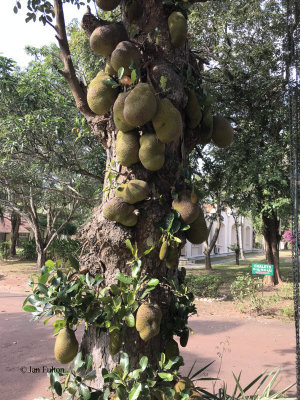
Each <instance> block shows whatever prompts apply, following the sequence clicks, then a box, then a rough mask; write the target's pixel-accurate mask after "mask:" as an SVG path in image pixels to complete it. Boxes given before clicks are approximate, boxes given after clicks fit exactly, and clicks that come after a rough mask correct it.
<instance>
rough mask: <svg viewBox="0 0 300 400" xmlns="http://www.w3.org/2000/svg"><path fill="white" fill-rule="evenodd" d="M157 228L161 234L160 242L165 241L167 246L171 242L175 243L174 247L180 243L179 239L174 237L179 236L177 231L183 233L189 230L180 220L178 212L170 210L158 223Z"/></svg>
mask: <svg viewBox="0 0 300 400" xmlns="http://www.w3.org/2000/svg"><path fill="white" fill-rule="evenodd" d="M158 226H159V228H160V230H161V232H162V236H161V238H160V240H161V241H166V242H167V243H168V244H169V245H170V244H171V242H175V243H176V246H178V244H180V243H181V239H180V238H179V237H177V236H175V234H176V233H177V234H179V231H182V232H183V231H186V230H188V229H189V228H190V226H189V225H187V224H185V223H184V222H182V221H181V220H180V212H179V211H177V210H172V211H170V212H169V213H168V214H166V215H165V216H164V217H163V218H162V219H161V220H160V221H159V222H158Z"/></svg>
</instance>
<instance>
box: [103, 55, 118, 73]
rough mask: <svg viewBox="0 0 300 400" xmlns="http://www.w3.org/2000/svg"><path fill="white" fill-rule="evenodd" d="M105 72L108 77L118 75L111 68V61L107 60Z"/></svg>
mask: <svg viewBox="0 0 300 400" xmlns="http://www.w3.org/2000/svg"><path fill="white" fill-rule="evenodd" d="M104 72H106V73H107V74H108V75H116V71H115V70H114V69H113V67H112V66H111V63H110V59H107V60H106V64H105V69H104Z"/></svg>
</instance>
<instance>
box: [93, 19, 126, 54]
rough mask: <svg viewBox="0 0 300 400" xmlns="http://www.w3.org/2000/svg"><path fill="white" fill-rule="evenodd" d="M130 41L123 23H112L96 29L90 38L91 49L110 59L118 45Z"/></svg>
mask: <svg viewBox="0 0 300 400" xmlns="http://www.w3.org/2000/svg"><path fill="white" fill-rule="evenodd" d="M123 40H128V36H127V32H126V29H125V28H124V26H123V24H122V23H119V22H117V23H110V24H107V25H102V26H99V27H98V28H96V29H95V30H94V31H93V33H92V34H91V37H90V46H91V49H92V50H93V51H94V52H95V53H97V54H100V55H101V56H103V57H108V56H110V55H111V53H112V52H113V51H114V49H115V47H116V46H117V45H118V43H120V42H122V41H123Z"/></svg>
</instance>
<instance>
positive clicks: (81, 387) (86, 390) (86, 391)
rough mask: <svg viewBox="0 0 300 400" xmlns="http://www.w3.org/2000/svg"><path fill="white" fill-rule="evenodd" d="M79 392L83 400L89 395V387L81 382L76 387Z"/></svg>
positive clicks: (88, 397)
mask: <svg viewBox="0 0 300 400" xmlns="http://www.w3.org/2000/svg"><path fill="white" fill-rule="evenodd" d="M78 391H79V394H80V395H81V396H82V399H83V400H89V399H90V397H91V392H90V389H89V388H88V387H87V386H86V385H85V384H84V383H81V384H80V385H79V388H78Z"/></svg>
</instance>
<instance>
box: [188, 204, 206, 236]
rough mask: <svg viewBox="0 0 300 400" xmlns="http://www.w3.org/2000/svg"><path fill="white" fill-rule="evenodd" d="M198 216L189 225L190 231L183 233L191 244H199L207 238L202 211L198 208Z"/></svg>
mask: <svg viewBox="0 0 300 400" xmlns="http://www.w3.org/2000/svg"><path fill="white" fill-rule="evenodd" d="M199 210H200V211H199V216H198V218H197V219H196V221H194V222H193V223H191V224H190V229H188V230H187V231H185V236H186V238H187V240H188V241H189V242H191V243H192V244H201V243H203V242H204V241H205V240H207V238H208V230H207V226H206V222H205V218H204V214H203V211H202V210H201V208H200V207H199Z"/></svg>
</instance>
